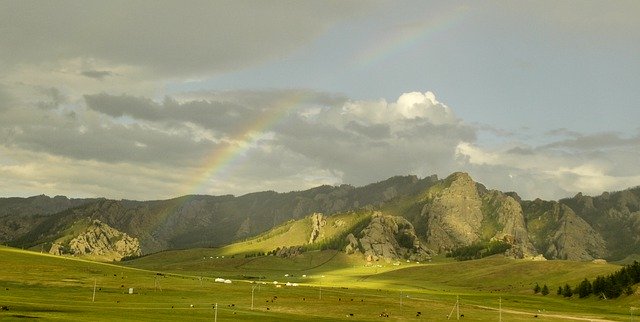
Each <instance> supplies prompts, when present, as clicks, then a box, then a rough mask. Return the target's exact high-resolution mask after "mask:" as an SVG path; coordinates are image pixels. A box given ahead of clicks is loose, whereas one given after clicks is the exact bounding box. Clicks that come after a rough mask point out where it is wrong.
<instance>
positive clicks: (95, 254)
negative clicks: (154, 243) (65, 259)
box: [49, 219, 141, 261]
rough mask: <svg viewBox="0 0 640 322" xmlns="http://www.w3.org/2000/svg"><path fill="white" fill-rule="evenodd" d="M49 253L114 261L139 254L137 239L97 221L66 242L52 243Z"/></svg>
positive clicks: (93, 221)
mask: <svg viewBox="0 0 640 322" xmlns="http://www.w3.org/2000/svg"><path fill="white" fill-rule="evenodd" d="M49 253H51V254H56V255H63V254H70V255H73V256H86V257H92V258H96V259H102V260H116V261H118V260H121V259H122V258H123V257H128V256H139V255H140V254H141V252H140V243H139V242H138V239H137V238H133V237H131V236H129V235H127V234H126V233H123V232H120V231H118V230H116V229H114V228H112V227H110V226H109V225H107V224H105V223H103V222H101V221H99V220H97V219H94V220H92V221H91V222H90V223H89V225H88V226H87V227H86V228H85V230H84V231H82V232H81V233H80V234H78V235H77V236H76V237H74V238H72V239H71V240H69V241H68V242H66V243H54V244H53V245H52V246H51V249H50V250H49Z"/></svg>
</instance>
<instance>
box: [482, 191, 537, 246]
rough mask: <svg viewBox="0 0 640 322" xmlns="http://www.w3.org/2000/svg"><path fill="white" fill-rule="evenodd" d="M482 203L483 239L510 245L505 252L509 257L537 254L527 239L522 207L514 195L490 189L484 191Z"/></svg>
mask: <svg viewBox="0 0 640 322" xmlns="http://www.w3.org/2000/svg"><path fill="white" fill-rule="evenodd" d="M482 203H483V207H482V208H483V210H484V218H483V222H482V231H483V232H484V235H485V236H483V238H484V239H487V238H489V240H499V241H502V242H505V243H507V244H509V245H511V248H509V250H508V251H507V253H506V254H505V255H507V256H509V257H513V258H531V257H534V256H537V255H539V254H538V252H537V250H536V248H535V247H534V246H533V243H532V242H531V240H530V239H529V234H528V232H527V226H526V222H525V218H524V213H523V211H522V207H521V206H520V203H519V202H518V201H517V200H516V199H514V197H512V196H509V195H506V194H504V193H502V192H499V191H496V190H492V191H488V192H486V193H484V195H483V197H482Z"/></svg>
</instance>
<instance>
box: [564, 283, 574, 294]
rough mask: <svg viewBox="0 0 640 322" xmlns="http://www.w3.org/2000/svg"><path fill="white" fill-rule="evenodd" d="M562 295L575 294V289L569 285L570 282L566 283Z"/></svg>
mask: <svg viewBox="0 0 640 322" xmlns="http://www.w3.org/2000/svg"><path fill="white" fill-rule="evenodd" d="M562 296H564V297H572V296H573V291H572V290H571V286H569V284H564V288H563V289H562Z"/></svg>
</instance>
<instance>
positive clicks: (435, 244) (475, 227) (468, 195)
mask: <svg viewBox="0 0 640 322" xmlns="http://www.w3.org/2000/svg"><path fill="white" fill-rule="evenodd" d="M441 185H442V186H441V187H438V188H441V189H440V190H438V189H433V190H435V191H432V193H431V195H430V196H429V199H430V200H428V201H429V202H427V203H426V204H425V205H424V207H423V208H422V212H421V216H422V217H425V218H426V225H427V231H426V239H427V244H428V245H429V248H431V249H433V250H436V251H438V252H445V251H450V250H453V249H455V248H458V247H461V246H466V245H471V244H474V243H477V242H479V241H480V239H481V238H480V237H481V235H480V232H481V230H480V228H481V226H482V219H483V214H482V211H481V206H482V200H481V199H480V196H479V195H478V190H477V189H476V183H475V182H473V180H471V177H470V176H469V175H468V174H466V173H454V174H452V175H451V176H449V177H448V178H447V179H445V180H444V182H443V183H442V184H441Z"/></svg>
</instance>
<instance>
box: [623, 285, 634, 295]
mask: <svg viewBox="0 0 640 322" xmlns="http://www.w3.org/2000/svg"><path fill="white" fill-rule="evenodd" d="M624 294H625V295H632V294H633V289H632V288H631V286H627V288H625V289H624Z"/></svg>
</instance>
